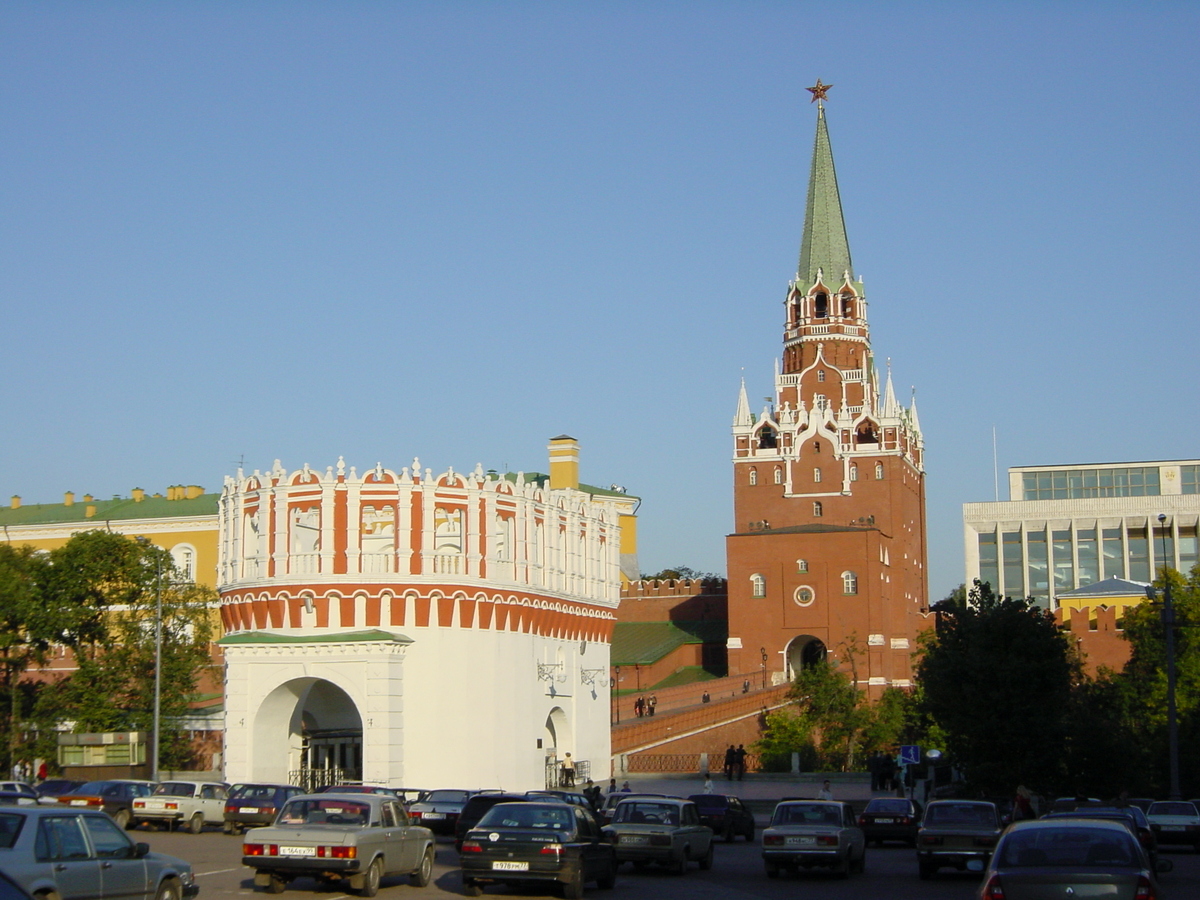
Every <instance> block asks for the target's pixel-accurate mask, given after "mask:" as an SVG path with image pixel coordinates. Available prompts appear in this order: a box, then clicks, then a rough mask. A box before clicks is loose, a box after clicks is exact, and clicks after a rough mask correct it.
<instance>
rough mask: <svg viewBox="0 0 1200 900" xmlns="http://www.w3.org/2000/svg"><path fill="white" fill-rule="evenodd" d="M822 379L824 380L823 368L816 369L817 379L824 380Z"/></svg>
mask: <svg viewBox="0 0 1200 900" xmlns="http://www.w3.org/2000/svg"><path fill="white" fill-rule="evenodd" d="M824 380H825V370H824V369H817V381H824Z"/></svg>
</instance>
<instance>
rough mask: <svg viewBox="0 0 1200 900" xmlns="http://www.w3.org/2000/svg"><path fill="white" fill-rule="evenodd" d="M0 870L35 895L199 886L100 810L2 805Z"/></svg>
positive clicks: (130, 899)
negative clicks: (134, 838)
mask: <svg viewBox="0 0 1200 900" xmlns="http://www.w3.org/2000/svg"><path fill="white" fill-rule="evenodd" d="M0 869H2V870H3V871H4V872H5V873H6V874H7V875H8V876H9V877H10V878H12V880H13V881H15V882H16V883H17V884H18V885H19V886H20V887H22V888H23V889H24V890H25V891H27V892H29V893H30V894H33V895H34V896H35V897H41V898H48V897H56V898H59V900H77V898H78V900H83V898H88V900H107V898H121V900H162V898H164V897H174V898H182V900H186V898H191V897H195V896H196V895H197V894H198V893H199V892H200V888H199V886H198V885H197V884H196V879H195V877H194V875H193V873H192V867H191V866H190V865H189V864H188V863H186V862H184V861H183V860H182V859H176V858H175V857H173V856H166V855H164V854H162V853H151V852H150V847H149V846H148V845H147V844H135V843H134V842H133V841H131V840H130V839H129V837H128V836H127V835H126V834H125V832H124V831H123V830H122V829H121V828H120V827H119V826H118V825H117V824H116V823H115V822H114V821H113V820H112V819H111V818H110V817H109V816H107V815H105V814H104V813H103V812H101V811H100V810H99V809H94V810H93V809H79V808H67V807H62V808H57V809H56V808H53V807H49V806H23V807H11V808H9V809H4V810H0Z"/></svg>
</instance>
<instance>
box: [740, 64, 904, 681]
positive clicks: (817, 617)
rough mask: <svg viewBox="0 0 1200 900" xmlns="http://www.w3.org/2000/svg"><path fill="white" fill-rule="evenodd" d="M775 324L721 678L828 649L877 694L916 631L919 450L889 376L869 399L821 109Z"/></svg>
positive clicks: (856, 292)
mask: <svg viewBox="0 0 1200 900" xmlns="http://www.w3.org/2000/svg"><path fill="white" fill-rule="evenodd" d="M810 90H813V91H814V95H815V96H814V99H815V100H818V101H819V100H821V99H823V98H824V87H823V86H821V85H820V82H818V87H817V88H816V89H810ZM784 313H785V321H784V333H783V367H782V370H780V367H779V364H778V362H777V363H776V366H775V398H774V402H773V403H768V405H767V406H766V408H764V409H763V411H762V413H761V414H759V415H758V416H755V415H753V414H752V413H751V412H750V404H749V402H748V400H747V396H746V386H745V382H743V383H742V388H741V393H740V395H739V397H738V404H737V413H736V415H735V417H734V422H733V437H734V456H733V476H734V489H733V493H734V523H735V524H734V533H733V534H731V535H729V536H728V538H727V539H726V551H727V555H728V575H729V643H728V649H729V671H730V673H731V674H741V675H744V676H746V678H747V679H750V680H753V681H754V683H756V684H757V679H758V678H760V677H761V678H762V679H764V680H766V681H782V680H784V679H791V678H794V677H795V675H796V673H797V672H798V671H799V670H800V668H801V667H802V666H803V665H804V664H805V663H807V662H811V661H813V660H816V659H819V658H821V657H822V656H823V655H825V654H826V653H831V654H833V655H834V656H835V657H836V658H837V659H838V660H839V661H840V662H841V663H842V664H843V665H844V666H846V667H850V666H851V665H852V666H853V671H854V674H855V677H856V678H857V681H858V683H859V686H860V687H862V688H864V689H865V688H867V687H868V686H869V687H870V688H871V693H872V695H878V694H879V693H880V692H881V691H882V689H883V688H884V687H886V686H889V685H895V686H901V687H903V686H907V685H908V684H909V683H910V676H911V654H912V652H913V650H914V649H915V643H914V641H915V638H916V635H917V634H918V632H919V631H921V630H922V628H924V619H923V617H922V615H921V612H920V610H921V608H922V607H925V606H927V605H928V601H927V590H928V588H927V579H926V571H925V473H924V467H923V463H922V455H923V439H922V437H921V429H920V425H919V423H918V420H917V409H916V401H915V400H914V401H913V403H912V404H911V405H910V406H909V407H907V408H905V407H902V406H901V405H900V404H899V403H898V402H897V400H896V395H895V392H894V390H893V388H892V379H891V372H890V371H889V372H888V373H887V374H886V382H885V387H884V390H883V392H882V396H881V393H880V389H879V371H878V369H877V367H876V365H875V358H874V355H873V354H872V351H871V338H870V331H869V329H868V325H867V302H866V298H865V296H864V293H863V285H862V281H861V280H859V279H857V278H856V276H855V274H854V269H853V266H852V264H851V261H850V247H849V242H848V241H847V238H846V228H845V224H844V222H843V218H842V206H841V199H840V197H839V195H838V187H837V177H836V175H835V173H834V168H833V153H832V151H831V149H830V144H829V132H828V130H827V128H826V123H825V110H824V108H823V106H822V105H820V104H819V105H818V111H817V135H816V143H815V146H814V148H813V159H812V171H811V174H810V176H809V184H808V202H807V208H806V210H805V221H804V235H803V240H802V242H801V249H800V265H799V268H798V269H797V272H796V277H795V279H794V280H793V281H792V282H791V283H790V284H789V285H788V291H787V298H786V300H785V301H784ZM851 648H854V652H851Z"/></svg>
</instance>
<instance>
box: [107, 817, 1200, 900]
mask: <svg viewBox="0 0 1200 900" xmlns="http://www.w3.org/2000/svg"><path fill="white" fill-rule="evenodd" d="M131 836H133V837H134V839H135V840H139V841H146V842H147V843H149V844H150V846H151V847H152V848H153V849H155V850H160V851H162V852H164V853H170V854H172V855H174V856H179V857H182V858H183V859H186V860H188V861H189V862H191V863H192V865H193V866H194V868H195V871H196V874H197V876H198V879H197V880H198V881H199V883H200V885H201V889H200V900H213V898H229V897H242V896H245V897H248V896H250V895H252V894H253V893H254V887H253V884H254V882H253V873H252V871H251V870H250V869H247V868H245V867H243V866H242V864H241V846H242V839H241V838H240V837H231V836H228V835H224V834H221V833H220V832H219V831H215V830H207V831H205V832H204V833H203V834H201V835H191V834H185V833H170V834H169V833H166V832H152V831H144V830H139V831H135V832H131ZM716 851H717V856H716V862H715V864H714V866H713V868H712V871H709V872H701V871H699V870H698V869H697V868H696V867H695V866H692V867H691V868H689V869H688V872H687V874H686V875H684V876H683V877H678V876H673V875H669V874H667V873H666V872H665V871H663V870H660V869H657V868H653V867H652V868H650V869H647V870H645V871H642V872H638V873H636V874H635V873H634V871H633V869H632V868H630V867H629V866H624V867H622V869H621V874H620V876H619V877H618V879H617V886H616V887H615V888H614V889H613V890H611V891H601V890H598V889H596V888H595V887H594V886H589V887H588V889H587V893H586V896H587V897H590V898H593V900H760V898H761V900H795V898H796V896H797V895H798V894H801V893H802V894H803V896H804V897H805V900H810V898H811V900H883V898H886V900H893V898H894V900H918V898H920V900H926V898H932V900H938V898H947V900H950V898H954V900H971V898H972V897H973V896H974V892H975V890H976V888H977V887H978V884H979V879H978V877H977V876H974V875H958V874H955V873H951V872H948V871H943V873H941V874H939V875H938V876H937V877H936V878H935V879H934V880H932V881H921V880H920V879H919V878H918V877H917V866H916V860H915V859H914V856H913V851H912V850H909V849H907V848H904V847H901V846H899V845H896V846H894V847H892V846H888V847H884V848H877V847H871V848H869V849H868V851H867V871H866V874H865V875H853V876H851V878H850V880H849V881H842V880H839V879H837V878H834V877H831V876H828V875H824V874H806V875H801V876H799V877H797V878H791V877H787V876H784V877H781V878H779V879H777V880H772V879H768V878H767V877H766V875H765V874H764V873H763V867H762V859H761V857H760V856H759V848H758V845H757V844H756V843H754V844H748V843H746V842H745V841H742V840H740V839H739V840H737V841H735V842H734V843H733V844H725V843H723V842H718V844H717V848H716ZM1165 855H1166V856H1167V858H1169V859H1172V860H1173V861H1174V863H1175V871H1174V872H1172V873H1170V874H1168V875H1164V876H1162V888H1163V896H1164V898H1165V900H1185V898H1192V897H1200V854H1195V853H1192V852H1191V851H1184V850H1182V849H1180V850H1178V851H1176V850H1168V851H1167V852H1166V854H1165ZM435 894H436V895H446V894H451V895H458V896H461V895H462V890H461V881H460V878H459V871H458V854H457V853H455V852H454V845H453V843H451V842H449V841H448V840H447V839H445V838H442V839H440V840H439V842H438V847H437V865H436V867H435V869H434V876H433V882H432V883H431V884H430V885H429V887H427V888H414V887H412V886H411V885H409V884H408V880H407V879H406V878H393V879H385V880H384V883H383V888H382V889H381V890H380V892H379V896H380V897H381V898H388V897H392V898H396V900H401V898H412V900H417V898H418V897H422V898H426V900H431V897H432V895H435ZM426 895H430V896H429V897H426ZM260 896H264V897H265V895H260ZM285 896H287V897H294V898H297V900H340V898H342V897H346V896H347V894H346V893H345V892H342V891H319V890H317V887H316V884H315V883H314V882H313V881H311V880H308V879H297V880H296V881H294V882H292V884H291V886H289V888H288V891H287V893H286V894H285ZM484 896H485V897H487V896H499V897H504V896H521V897H543V896H559V895H557V894H553V895H552V894H539V893H533V892H522V893H520V894H518V893H516V892H511V891H508V890H506V889H503V888H490V889H488V891H487V893H486V894H485V895H484Z"/></svg>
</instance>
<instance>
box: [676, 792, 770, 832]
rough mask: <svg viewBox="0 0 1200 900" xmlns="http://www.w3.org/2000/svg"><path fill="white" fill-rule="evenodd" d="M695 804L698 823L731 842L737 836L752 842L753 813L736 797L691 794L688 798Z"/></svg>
mask: <svg viewBox="0 0 1200 900" xmlns="http://www.w3.org/2000/svg"><path fill="white" fill-rule="evenodd" d="M688 799H689V800H691V801H692V802H693V803H695V804H696V809H697V810H698V811H699V813H700V823H701V824H702V825H707V826H708V827H709V828H711V829H712V830H713V834H719V835H721V837H723V838H725V842H726V843H729V842H731V841H732V840H733V839H734V838H735V837H736V836H737V835H739V834H740V835H741V836H742V837H744V838H745V839H746V840H748V841H752V840H754V813H752V812H750V810H749V809H747V808H746V804H745V803H743V802H742V801H741V800H739V799H738V798H737V797H732V796H730V795H728V794H692V795H691V796H690V797H688Z"/></svg>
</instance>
